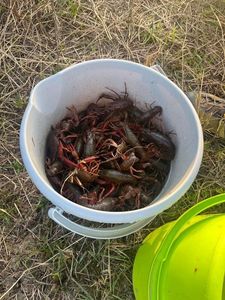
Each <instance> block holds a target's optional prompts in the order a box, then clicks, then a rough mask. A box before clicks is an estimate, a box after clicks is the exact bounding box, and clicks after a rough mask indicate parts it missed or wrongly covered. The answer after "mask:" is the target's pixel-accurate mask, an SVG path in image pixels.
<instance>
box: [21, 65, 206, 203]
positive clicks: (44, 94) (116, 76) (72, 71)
mask: <svg viewBox="0 0 225 300" xmlns="http://www.w3.org/2000/svg"><path fill="white" fill-rule="evenodd" d="M124 83H126V85H127V90H128V93H129V96H130V97H131V98H132V99H133V100H134V101H136V102H137V104H138V105H143V103H148V104H152V103H154V105H160V106H162V108H163V114H162V117H163V122H164V124H165V127H166V129H167V130H168V131H172V132H173V133H174V134H172V135H171V138H172V140H173V141H174V143H175V145H176V157H175V159H174V161H173V162H172V165H171V172H170V176H169V178H168V180H167V182H166V184H165V186H164V188H163V190H162V192H161V193H160V195H159V197H158V199H159V198H161V197H162V196H167V195H169V194H170V193H171V191H172V190H173V188H175V187H176V188H177V186H179V185H182V182H183V180H184V178H185V177H186V176H187V174H188V173H189V172H190V169H191V168H193V165H194V164H196V153H197V152H198V150H199V139H200V138H201V137H200V134H199V128H198V126H199V125H198V120H196V114H195V113H193V110H194V109H193V107H192V105H191V104H190V103H189V101H188V100H187V98H185V96H184V94H183V93H182V92H181V91H180V90H179V89H177V88H176V86H175V85H174V84H173V83H171V82H170V81H168V80H167V79H166V78H165V77H164V76H162V75H161V74H158V73H157V72H156V71H153V70H151V69H149V68H146V67H142V66H141V65H138V64H133V63H128V62H125V61H113V60H105V61H104V60H103V61H98V60H96V61H92V62H87V63H83V64H78V65H75V66H72V67H70V68H67V69H65V70H64V71H61V72H59V73H58V74H56V75H53V76H51V77H49V78H47V79H45V80H43V81H41V82H40V83H39V84H38V85H37V86H36V87H35V88H34V89H33V91H32V93H31V97H30V101H31V106H29V107H28V111H27V116H26V120H25V123H24V124H25V125H24V131H25V139H26V148H27V149H26V154H25V155H29V156H30V160H31V162H32V165H33V167H34V169H35V172H36V173H37V176H39V177H41V178H42V180H43V181H44V182H45V184H46V185H48V186H49V189H52V187H51V185H50V183H49V181H48V179H47V177H46V174H45V169H44V158H45V143H46V136H47V134H48V132H49V129H50V127H51V126H52V125H55V124H56V123H57V122H58V121H60V120H61V119H62V118H63V117H64V116H65V114H66V107H69V106H71V105H75V107H76V108H77V109H78V110H82V109H84V108H85V107H86V106H87V104H88V103H91V102H94V101H96V99H97V98H98V97H99V95H100V94H101V93H102V92H107V90H106V88H107V87H108V88H110V89H113V90H115V91H116V92H123V91H124ZM51 201H52V202H54V199H51ZM158 201H160V199H159V200H158Z"/></svg>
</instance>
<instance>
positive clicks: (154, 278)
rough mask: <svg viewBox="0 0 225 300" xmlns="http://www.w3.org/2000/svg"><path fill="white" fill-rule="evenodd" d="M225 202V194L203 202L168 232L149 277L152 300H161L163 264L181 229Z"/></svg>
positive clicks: (182, 217)
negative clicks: (160, 288) (190, 221)
mask: <svg viewBox="0 0 225 300" xmlns="http://www.w3.org/2000/svg"><path fill="white" fill-rule="evenodd" d="M224 202H225V193H224V194H220V195H216V196H214V197H211V198H208V199H206V200H203V201H201V202H199V203H198V204H196V205H195V206H193V207H192V208H190V209H189V210H187V211H186V212H185V213H184V214H183V215H182V216H181V217H180V218H179V219H178V220H177V221H176V223H175V224H174V225H173V227H172V229H171V230H170V231H169V232H168V234H167V235H166V236H165V238H164V240H163V241H162V243H161V245H160V246H159V249H158V251H157V253H156V255H155V258H154V261H153V264H152V266H153V267H152V271H151V273H150V276H149V282H150V281H151V286H152V287H154V289H155V292H154V293H156V294H157V296H156V297H155V298H154V297H153V298H152V299H159V281H160V280H159V278H160V273H161V270H162V266H163V263H164V262H165V261H166V259H167V257H168V255H169V253H170V249H171V247H172V245H173V243H174V241H175V238H176V236H177V234H178V233H179V232H180V230H181V228H182V227H183V226H184V225H185V224H186V223H187V222H188V221H189V220H190V219H191V218H193V217H194V216H196V215H198V214H199V213H201V212H203V211H205V210H206V209H208V208H210V207H213V206H214V205H218V204H221V203H224ZM165 244H167V245H168V246H167V247H165V246H164V245H165Z"/></svg>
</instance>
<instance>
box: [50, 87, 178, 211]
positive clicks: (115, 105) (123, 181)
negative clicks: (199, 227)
mask: <svg viewBox="0 0 225 300" xmlns="http://www.w3.org/2000/svg"><path fill="white" fill-rule="evenodd" d="M110 91H111V93H103V94H101V95H100V96H99V97H98V99H96V102H95V103H94V102H93V103H90V104H89V105H87V107H86V109H84V110H83V111H81V112H78V111H77V109H76V108H75V106H72V107H69V108H68V113H67V115H66V116H65V117H64V118H63V120H61V121H60V122H59V123H57V124H56V125H55V126H54V127H53V126H52V127H51V128H50V130H49V133H48V136H47V140H46V163H45V169H46V174H47V177H48V179H49V181H50V183H51V184H52V186H53V187H54V188H55V189H56V190H57V191H58V192H59V193H61V194H62V195H63V196H64V197H66V198H68V199H69V200H71V201H73V202H76V203H77V204H79V205H83V206H86V207H88V208H92V209H96V210H106V211H125V210H133V209H138V208H142V207H144V206H146V205H149V204H150V203H151V201H152V200H153V199H154V198H155V197H156V196H157V195H158V194H159V193H160V191H161V189H162V187H163V185H164V184H165V181H166V179H167V176H168V173H169V171H170V162H171V161H172V160H173V159H174V157H175V154H176V148H175V145H174V143H173V141H172V140H171V138H170V136H169V134H166V133H165V130H164V126H163V122H162V114H163V109H162V107H161V106H154V107H149V109H146V110H145V111H144V110H142V109H140V108H139V107H137V106H136V105H135V102H134V101H133V100H132V99H131V98H130V97H129V95H128V93H127V90H126V89H125V92H124V93H120V94H119V93H116V92H114V91H113V90H110ZM103 98H104V99H105V102H104V104H103V101H102V99H103Z"/></svg>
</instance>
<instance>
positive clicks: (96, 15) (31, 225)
mask: <svg viewBox="0 0 225 300" xmlns="http://www.w3.org/2000/svg"><path fill="white" fill-rule="evenodd" d="M224 15H225V2H224V1H223V0H217V1H216V0H211V1H210V0H196V1H193V0H182V1H180V0H172V1H171V0H129V1H127V0H126V1H125V0H96V1H95V0H80V1H79V0H78V1H73V0H57V1H56V0H24V1H17V0H8V1H4V0H2V1H0V27H1V30H0V41H1V43H0V60H1V61H0V63H1V68H0V112H1V115H0V300H1V299H17V300H21V299H29V300H30V299H35V300H38V299H40V300H43V299H51V300H53V299H55V300H58V299H59V300H61V299H62V300H64V299H68V300H71V299H77V300H82V299H83V300H84V299H85V300H93V299H96V300H104V299H107V300H110V299H121V300H127V299H134V296H133V292H132V264H133V261H134V257H135V253H136V251H137V249H138V247H139V246H140V244H141V241H142V240H143V238H144V237H145V236H146V235H147V234H148V233H149V232H150V231H152V230H153V229H154V228H156V227H158V226H160V225H161V224H163V223H165V222H168V221H171V220H175V219H176V218H177V217H178V216H180V215H181V214H182V213H183V212H184V211H185V210H186V209H187V208H189V207H191V206H192V205H194V204H195V203H197V202H198V201H201V200H203V199H204V198H207V197H209V196H211V195H215V194H218V193H221V192H224V191H225V163H224V162H225V148H224V144H225V143H224V140H223V139H219V138H217V137H216V136H214V135H212V134H210V132H207V131H206V130H205V132H204V135H205V150H204V158H203V162H202V166H201V169H200V172H199V174H198V177H197V179H196V180H195V182H194V184H193V185H192V187H191V188H190V189H189V191H188V192H187V193H186V194H185V196H183V197H182V199H181V200H180V201H179V202H177V204H176V205H174V206H173V207H172V208H170V209H168V210H167V211H166V212H164V213H163V214H161V215H160V216H158V217H157V218H156V219H155V220H154V222H152V223H151V224H149V225H148V226H146V227H145V228H144V229H143V230H140V231H139V232H137V233H135V234H133V235H131V236H129V237H125V238H122V239H118V240H111V241H98V240H91V239H86V238H83V237H80V236H77V235H73V234H71V233H69V232H67V231H64V230H63V229H61V228H59V227H58V226H57V225H56V224H54V223H53V222H52V221H51V220H50V219H49V218H48V217H47V210H48V208H49V207H50V204H49V202H48V201H47V200H46V199H45V198H44V197H43V196H42V195H41V194H40V193H39V192H38V191H37V189H36V188H35V186H34V185H33V184H32V183H31V181H30V179H29V176H28V174H27V173H26V170H25V169H24V166H23V163H22V160H21V156H20V151H19V142H18V140H19V128H20V123H21V119H22V115H23V112H24V109H25V107H26V104H27V101H28V97H29V93H30V90H31V88H32V87H33V86H34V85H35V84H36V83H37V82H39V81H40V80H41V79H43V78H45V77H47V76H49V75H50V74H54V73H56V72H57V71H59V70H61V69H62V68H64V67H66V66H69V65H70V64H72V63H76V62H80V61H83V60H87V59H95V58H100V57H101V58H105V57H113V58H123V59H129V60H132V61H136V62H140V63H143V64H145V65H147V66H150V65H152V64H155V63H159V64H160V65H161V66H162V67H163V69H164V70H165V72H166V73H167V75H168V76H169V78H171V79H172V80H173V81H174V82H176V83H177V84H178V85H179V86H180V87H181V88H182V89H183V90H184V91H185V92H188V91H197V92H201V91H203V92H205V93H211V94H214V95H216V96H218V97H222V98H224V94H225V84H224V82H225V80H224V79H225V36H224V32H225V17H224ZM203 127H204V124H203ZM214 211H215V212H222V211H224V206H220V207H217V208H215V209H214Z"/></svg>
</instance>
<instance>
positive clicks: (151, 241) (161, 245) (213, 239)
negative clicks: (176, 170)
mask: <svg viewBox="0 0 225 300" xmlns="http://www.w3.org/2000/svg"><path fill="white" fill-rule="evenodd" d="M223 202H225V194H221V195H218V196H215V197H212V198H209V199H206V200H205V201H202V202H200V203H199V204H197V205H195V206H194V207H193V208H191V209H190V210H188V211H187V212H186V213H184V214H183V215H182V216H181V217H180V218H179V219H178V220H177V222H172V223H168V224H166V225H164V226H162V227H160V228H158V229H157V230H155V231H154V232H153V233H151V234H150V235H149V236H147V238H146V239H145V240H144V242H143V245H142V246H141V247H140V248H139V250H138V253H137V255H136V258H135V263H134V269H133V284H134V293H135V296H136V299H137V300H193V299H194V300H195V299H196V300H197V299H201V300H223V299H224V297H225V294H224V293H225V291H223V285H224V273H225V238H224V232H225V215H205V216H196V215H197V214H199V213H200V212H202V211H204V210H205V209H207V208H209V207H212V206H214V205H216V204H220V203H223Z"/></svg>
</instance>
